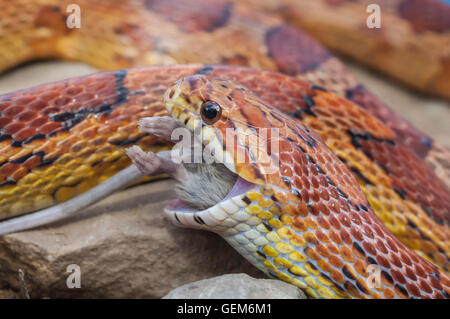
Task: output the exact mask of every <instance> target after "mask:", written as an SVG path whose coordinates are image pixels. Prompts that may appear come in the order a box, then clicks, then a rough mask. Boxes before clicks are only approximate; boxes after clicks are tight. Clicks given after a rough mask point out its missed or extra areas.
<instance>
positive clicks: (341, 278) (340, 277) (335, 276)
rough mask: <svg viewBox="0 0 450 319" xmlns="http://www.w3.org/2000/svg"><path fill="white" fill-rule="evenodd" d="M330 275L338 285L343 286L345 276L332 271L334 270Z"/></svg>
mask: <svg viewBox="0 0 450 319" xmlns="http://www.w3.org/2000/svg"><path fill="white" fill-rule="evenodd" d="M329 274H330V277H331V278H332V279H333V280H334V281H336V282H338V283H340V284H343V283H344V282H345V278H344V276H343V275H342V274H341V273H340V272H339V271H337V270H336V269H332V270H331V271H330V272H329Z"/></svg>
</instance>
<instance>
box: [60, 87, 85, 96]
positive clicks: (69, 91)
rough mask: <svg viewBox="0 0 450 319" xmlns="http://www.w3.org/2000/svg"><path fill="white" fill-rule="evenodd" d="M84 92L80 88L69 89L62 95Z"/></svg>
mask: <svg viewBox="0 0 450 319" xmlns="http://www.w3.org/2000/svg"><path fill="white" fill-rule="evenodd" d="M81 91H83V89H82V88H80V87H68V88H66V89H64V90H63V91H62V92H61V95H76V94H79V93H80V92H81Z"/></svg>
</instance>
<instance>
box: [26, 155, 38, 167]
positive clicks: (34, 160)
mask: <svg viewBox="0 0 450 319" xmlns="http://www.w3.org/2000/svg"><path fill="white" fill-rule="evenodd" d="M41 162H42V160H41V156H36V155H33V156H31V157H30V158H29V159H27V160H26V161H25V162H24V163H23V166H24V167H26V168H27V169H32V168H33V167H36V166H38V165H39V164H41Z"/></svg>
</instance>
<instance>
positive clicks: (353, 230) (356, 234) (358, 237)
mask: <svg viewBox="0 0 450 319" xmlns="http://www.w3.org/2000/svg"><path fill="white" fill-rule="evenodd" d="M350 233H351V235H352V237H353V238H354V239H355V240H356V241H362V240H363V238H364V237H363V235H362V234H361V231H360V230H358V229H357V228H356V227H351V228H350Z"/></svg>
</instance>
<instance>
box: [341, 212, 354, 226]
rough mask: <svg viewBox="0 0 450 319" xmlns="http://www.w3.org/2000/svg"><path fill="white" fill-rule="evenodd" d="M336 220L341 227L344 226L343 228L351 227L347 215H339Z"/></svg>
mask: <svg viewBox="0 0 450 319" xmlns="http://www.w3.org/2000/svg"><path fill="white" fill-rule="evenodd" d="M338 219H339V222H340V223H341V225H342V226H345V227H350V226H351V222H350V218H348V216H347V215H345V214H339V216H338Z"/></svg>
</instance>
